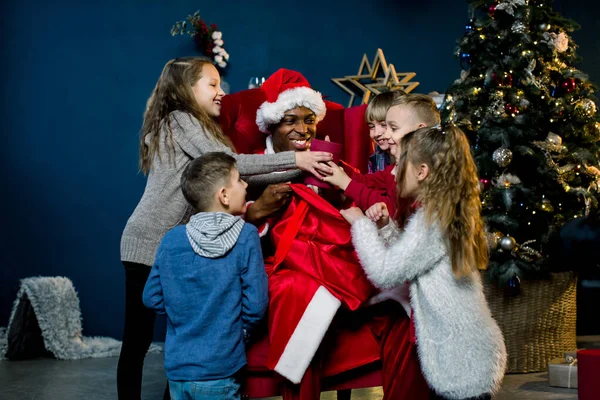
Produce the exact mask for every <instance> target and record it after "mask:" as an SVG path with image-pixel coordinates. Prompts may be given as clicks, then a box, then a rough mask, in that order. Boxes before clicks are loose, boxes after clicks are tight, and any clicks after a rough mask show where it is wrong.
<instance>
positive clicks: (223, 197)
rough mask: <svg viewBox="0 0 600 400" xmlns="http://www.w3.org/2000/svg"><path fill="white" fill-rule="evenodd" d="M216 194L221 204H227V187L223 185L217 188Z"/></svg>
mask: <svg viewBox="0 0 600 400" xmlns="http://www.w3.org/2000/svg"><path fill="white" fill-rule="evenodd" d="M217 195H218V196H219V201H220V202H221V204H222V205H223V206H225V207H227V206H229V195H228V194H227V188H226V187H225V186H223V187H222V188H221V189H219V191H218V192H217Z"/></svg>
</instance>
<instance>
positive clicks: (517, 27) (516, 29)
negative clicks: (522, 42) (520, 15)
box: [510, 21, 527, 33]
mask: <svg viewBox="0 0 600 400" xmlns="http://www.w3.org/2000/svg"><path fill="white" fill-rule="evenodd" d="M510 30H511V32H512V33H525V31H526V30H527V27H526V26H525V24H524V23H523V22H521V21H516V22H515V23H514V24H512V26H511V27H510Z"/></svg>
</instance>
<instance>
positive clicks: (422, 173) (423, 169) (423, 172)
mask: <svg viewBox="0 0 600 400" xmlns="http://www.w3.org/2000/svg"><path fill="white" fill-rule="evenodd" d="M428 176H429V165H427V164H421V165H419V172H418V173H417V180H418V181H419V182H423V181H424V180H425V178H427V177H428Z"/></svg>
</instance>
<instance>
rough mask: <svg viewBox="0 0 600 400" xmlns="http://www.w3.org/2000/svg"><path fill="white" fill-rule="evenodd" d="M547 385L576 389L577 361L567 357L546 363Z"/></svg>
mask: <svg viewBox="0 0 600 400" xmlns="http://www.w3.org/2000/svg"><path fill="white" fill-rule="evenodd" d="M548 384H549V385H550V386H555V387H564V388H569V389H574V388H576V387H577V359H576V358H575V357H573V356H570V355H567V356H566V357H564V358H555V359H553V360H551V361H550V362H549V363H548Z"/></svg>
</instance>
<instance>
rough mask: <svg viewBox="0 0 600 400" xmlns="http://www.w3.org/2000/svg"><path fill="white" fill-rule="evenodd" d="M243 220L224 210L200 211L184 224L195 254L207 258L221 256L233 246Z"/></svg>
mask: <svg viewBox="0 0 600 400" xmlns="http://www.w3.org/2000/svg"><path fill="white" fill-rule="evenodd" d="M243 226H244V220H243V219H242V218H241V217H239V216H238V217H234V216H233V215H231V214H227V213H224V212H201V213H198V214H196V215H194V216H192V218H191V219H190V222H189V223H188V224H187V225H186V226H185V231H186V233H187V237H188V240H189V241H190V244H191V245H192V248H193V249H194V251H195V252H196V254H198V255H201V256H203V257H208V258H217V257H222V256H224V255H225V254H227V252H228V251H229V250H231V249H232V248H233V246H235V243H236V242H237V239H238V237H239V236H240V232H241V231H242V227H243Z"/></svg>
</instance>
